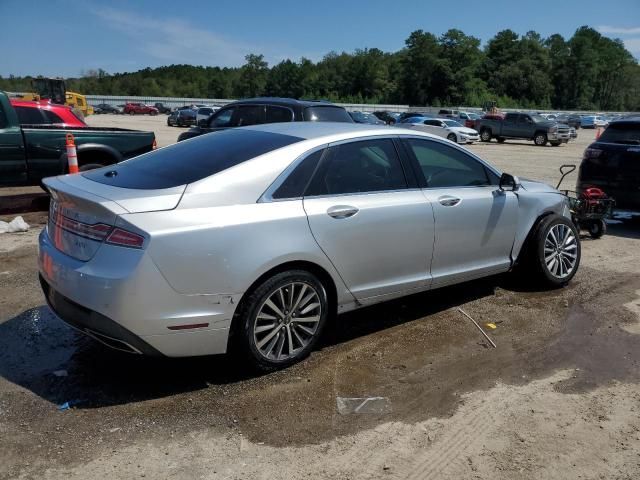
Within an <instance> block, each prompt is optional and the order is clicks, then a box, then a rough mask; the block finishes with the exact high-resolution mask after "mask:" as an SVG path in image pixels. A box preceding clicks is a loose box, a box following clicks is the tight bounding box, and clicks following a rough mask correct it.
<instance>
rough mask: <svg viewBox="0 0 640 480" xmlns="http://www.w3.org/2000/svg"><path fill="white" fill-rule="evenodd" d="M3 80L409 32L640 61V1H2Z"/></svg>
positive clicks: (294, 53) (303, 51)
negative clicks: (568, 44)
mask: <svg viewBox="0 0 640 480" xmlns="http://www.w3.org/2000/svg"><path fill="white" fill-rule="evenodd" d="M0 22H1V24H2V28H1V29H0V45H2V46H3V49H2V50H3V51H2V56H0V75H3V76H8V75H9V74H14V75H26V74H30V75H56V76H64V77H72V76H78V75H79V74H80V72H81V71H86V70H89V69H97V68H103V69H104V70H106V71H107V72H109V73H115V72H124V71H135V70H138V69H141V68H145V67H157V66H160V65H170V64H172V63H190V64H194V65H219V66H237V65H241V64H242V63H243V60H244V56H245V55H246V54H247V53H262V54H264V55H265V57H266V59H267V60H268V61H269V63H270V64H273V63H277V62H279V61H280V60H282V59H284V58H292V59H299V58H300V57H302V56H305V57H307V58H311V59H312V60H319V59H320V58H322V56H323V55H324V54H325V53H327V52H329V51H331V50H336V51H339V52H340V51H353V50H355V49H356V48H364V47H369V48H371V47H377V48H380V49H382V50H385V51H395V50H398V49H400V48H402V47H403V45H404V40H405V39H406V38H407V36H408V35H409V33H411V32H412V31H413V30H416V29H423V30H426V31H430V32H433V33H435V34H441V33H443V32H445V31H446V30H448V29H449V28H459V29H461V30H463V31H464V32H465V33H467V34H470V35H474V36H476V37H478V38H480V39H481V40H482V41H483V42H486V41H487V40H488V39H490V38H491V37H492V36H493V35H494V34H495V33H496V32H498V31H499V30H502V29H505V28H511V29H512V30H515V31H516V32H517V33H520V34H522V33H525V32H526V31H528V30H536V31H537V32H539V33H540V34H542V35H543V36H547V35H550V34H553V33H560V34H562V35H563V36H565V37H569V36H571V35H572V34H573V32H574V31H575V30H576V28H578V27H579V26H581V25H589V26H592V27H594V28H597V29H598V30H600V31H601V33H603V34H605V35H607V36H610V37H614V38H621V39H622V40H624V41H625V44H626V46H627V48H628V49H629V50H630V51H632V53H633V54H634V55H635V56H636V58H640V0H610V1H606V2H605V1H602V0H577V1H576V0H510V1H504V0H484V1H478V0H475V1H467V0H454V1H444V0H422V1H420V0H400V1H393V0H368V1H365V0H354V1H348V0H318V1H315V2H311V1H300V0H299V1H291V0H281V1H279V0H270V1H257V0H236V1H235V2H229V1H215V2H214V1H211V0H201V1H184V0H183V1H176V0H156V1H149V0H137V1H122V0H113V1H108V0H102V1H98V0H88V1H81V0H40V1H37V0H0Z"/></svg>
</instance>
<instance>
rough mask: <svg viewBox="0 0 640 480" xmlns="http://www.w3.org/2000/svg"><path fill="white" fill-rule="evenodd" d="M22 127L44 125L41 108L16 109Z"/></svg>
mask: <svg viewBox="0 0 640 480" xmlns="http://www.w3.org/2000/svg"><path fill="white" fill-rule="evenodd" d="M15 108H16V113H17V114H18V120H19V121H20V124H21V125H42V124H43V123H48V122H46V121H45V119H44V117H43V116H42V113H40V109H39V108H29V107H15Z"/></svg>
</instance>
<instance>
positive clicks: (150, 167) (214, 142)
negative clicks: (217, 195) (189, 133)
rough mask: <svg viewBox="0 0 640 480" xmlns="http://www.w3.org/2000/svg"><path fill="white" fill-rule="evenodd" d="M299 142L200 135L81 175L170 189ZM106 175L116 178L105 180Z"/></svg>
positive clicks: (229, 133) (262, 135) (234, 133)
mask: <svg viewBox="0 0 640 480" xmlns="http://www.w3.org/2000/svg"><path fill="white" fill-rule="evenodd" d="M301 140H302V139H301V138H298V137H292V136H290V135H280V134H277V133H268V132H256V131H250V130H249V131H245V130H235V129H230V130H224V131H220V132H215V133H211V134H209V135H201V136H199V137H196V138H193V139H191V140H189V141H188V142H179V143H176V144H174V145H171V146H169V147H165V148H161V149H160V150H156V151H154V152H150V153H147V154H144V155H141V156H139V157H135V158H132V159H131V160H127V161H125V162H122V163H119V164H117V165H114V166H110V167H106V168H101V169H98V170H92V171H90V172H87V173H83V175H84V176H85V177H86V178H89V179H90V180H93V181H95V182H99V183H105V184H107V185H113V186H116V187H123V188H141V189H158V188H171V187H176V186H178V185H184V184H187V183H192V182H196V181H198V180H201V179H203V178H206V177H208V176H211V175H215V174H216V173H218V172H221V171H223V170H226V169H227V168H231V167H233V166H235V165H238V164H240V163H242V162H245V161H247V160H250V159H252V158H254V157H257V156H259V155H262V154H264V153H267V152H270V151H272V150H276V149H278V148H282V147H285V146H287V145H291V144H292V143H296V142H299V141H301ZM107 172H115V175H112V176H109V177H107V176H105V173H107Z"/></svg>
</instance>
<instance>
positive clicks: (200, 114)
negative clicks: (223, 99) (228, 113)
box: [196, 107, 220, 124]
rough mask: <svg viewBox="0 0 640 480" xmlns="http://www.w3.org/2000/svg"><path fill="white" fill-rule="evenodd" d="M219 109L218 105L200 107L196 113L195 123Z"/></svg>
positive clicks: (206, 118)
mask: <svg viewBox="0 0 640 480" xmlns="http://www.w3.org/2000/svg"><path fill="white" fill-rule="evenodd" d="M218 110H220V108H219V107H200V108H198V111H197V113H196V124H198V123H199V122H200V120H208V119H209V117H210V116H211V115H213V114H214V113H215V112H216V111H218Z"/></svg>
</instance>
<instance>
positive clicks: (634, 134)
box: [598, 122, 640, 145]
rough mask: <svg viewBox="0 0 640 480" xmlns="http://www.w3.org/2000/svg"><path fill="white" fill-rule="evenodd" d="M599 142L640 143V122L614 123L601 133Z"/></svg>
mask: <svg viewBox="0 0 640 480" xmlns="http://www.w3.org/2000/svg"><path fill="white" fill-rule="evenodd" d="M598 141H599V142H609V143H623V144H624V143H627V144H629V145H640V123H631V122H620V123H612V124H611V125H609V126H608V127H607V129H606V130H605V131H604V132H603V133H602V135H600V139H599V140H598Z"/></svg>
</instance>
